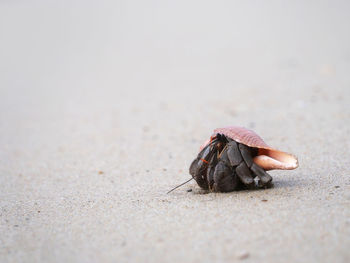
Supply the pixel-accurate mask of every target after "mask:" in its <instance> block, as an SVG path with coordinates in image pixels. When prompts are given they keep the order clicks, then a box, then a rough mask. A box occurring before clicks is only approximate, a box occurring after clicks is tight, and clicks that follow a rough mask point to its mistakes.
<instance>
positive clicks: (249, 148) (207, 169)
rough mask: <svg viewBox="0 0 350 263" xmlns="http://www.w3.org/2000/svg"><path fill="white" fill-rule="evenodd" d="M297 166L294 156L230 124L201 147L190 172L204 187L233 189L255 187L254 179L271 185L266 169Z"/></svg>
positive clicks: (260, 185)
mask: <svg viewBox="0 0 350 263" xmlns="http://www.w3.org/2000/svg"><path fill="white" fill-rule="evenodd" d="M297 167H298V160H297V158H296V157H295V156H293V155H291V154H289V153H286V152H282V151H279V150H276V149H274V148H272V147H270V146H268V145H267V144H266V143H265V142H264V141H263V139H262V138H261V137H260V136H259V135H257V134H256V133H255V132H254V131H252V130H249V129H246V128H243V127H237V126H230V127H225V128H218V129H215V130H214V133H213V135H212V136H211V137H210V139H209V140H208V141H206V142H205V143H204V144H203V145H202V146H201V148H200V152H199V154H198V156H197V158H196V159H194V160H193V162H192V164H191V166H190V169H189V172H190V174H191V175H192V178H191V179H190V180H192V179H194V180H195V181H196V182H197V184H198V185H199V186H200V187H201V188H203V189H206V190H210V191H213V192H231V191H234V190H240V189H244V188H251V187H255V185H256V183H255V180H254V179H255V178H257V184H258V186H259V187H263V188H268V187H270V186H271V185H272V177H271V176H270V175H269V174H268V173H267V172H266V171H268V170H273V169H280V170H292V169H295V168H297ZM185 183H186V182H185ZM181 185H182V184H181ZM181 185H179V186H181ZM176 188H177V187H176ZM176 188H174V189H176ZM174 189H172V190H174ZM172 190H171V191H172ZM169 192H170V191H169Z"/></svg>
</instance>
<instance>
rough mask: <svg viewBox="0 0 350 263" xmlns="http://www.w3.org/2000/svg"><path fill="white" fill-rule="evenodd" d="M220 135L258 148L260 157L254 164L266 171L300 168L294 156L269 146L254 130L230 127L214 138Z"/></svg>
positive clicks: (219, 129)
mask: <svg viewBox="0 0 350 263" xmlns="http://www.w3.org/2000/svg"><path fill="white" fill-rule="evenodd" d="M218 133H220V134H223V135H225V136H226V137H229V138H231V139H232V140H235V141H236V142H239V143H242V144H245V145H247V146H249V147H253V148H258V149H259V150H258V155H257V156H256V157H254V162H255V163H256V164H258V165H259V166H261V167H262V168H263V169H264V170H273V169H280V170H292V169H295V168H297V167H298V159H297V158H296V157H295V156H294V155H292V154H289V153H286V152H282V151H280V150H277V149H274V148H272V147H270V146H268V145H267V144H266V143H265V142H264V140H263V139H262V138H261V137H260V136H259V135H257V134H256V133H255V132H254V131H252V130H249V129H246V128H243V127H238V126H229V127H225V128H218V129H215V130H214V134H213V136H215V135H216V134H218ZM207 143H208V142H207ZM207 143H206V144H207Z"/></svg>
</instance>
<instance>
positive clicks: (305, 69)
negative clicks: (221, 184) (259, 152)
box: [0, 0, 350, 262]
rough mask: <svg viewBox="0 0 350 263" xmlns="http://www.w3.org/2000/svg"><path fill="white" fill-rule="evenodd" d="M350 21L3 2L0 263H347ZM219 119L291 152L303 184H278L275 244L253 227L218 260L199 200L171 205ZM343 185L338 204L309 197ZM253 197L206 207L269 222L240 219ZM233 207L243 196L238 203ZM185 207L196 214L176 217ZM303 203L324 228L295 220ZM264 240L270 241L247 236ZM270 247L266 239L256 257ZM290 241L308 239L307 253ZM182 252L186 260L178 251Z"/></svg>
mask: <svg viewBox="0 0 350 263" xmlns="http://www.w3.org/2000/svg"><path fill="white" fill-rule="evenodd" d="M349 14H350V2H349V1H293V2H285V1H220V0H219V1H192V0H191V1H181V0H180V1H133V0H131V1H79V0H73V1H21V0H12V1H10V0H0V173H1V174H0V181H1V185H0V203H1V208H2V212H1V213H2V214H1V217H0V218H1V234H0V236H1V237H0V241H2V245H1V247H2V248H0V255H1V256H2V257H1V258H2V259H3V261H2V262H14V261H19V262H21V261H22V260H23V259H25V258H26V259H28V260H29V261H33V262H38V260H39V261H44V262H48V261H57V262H59V261H62V260H63V261H81V262H84V261H85V262H89V261H95V260H97V261H100V262H101V260H102V261H107V262H108V261H113V260H116V259H122V260H124V261H125V260H135V261H137V260H140V258H143V259H144V256H148V258H149V259H150V260H160V259H163V260H164V261H176V259H178V260H182V261H184V260H185V261H186V259H187V260H188V261H190V262H196V261H197V260H199V258H201V257H200V255H203V253H209V256H208V258H207V260H211V262H213V261H217V262H220V261H222V260H224V261H225V260H230V259H232V258H237V255H238V259H239V258H240V257H243V258H245V257H246V256H244V255H246V254H244V253H248V256H247V257H248V258H249V259H251V260H263V259H266V258H267V259H273V258H274V257H273V256H275V259H285V257H286V256H287V255H288V256H289V257H290V260H295V259H298V258H299V257H301V256H302V257H303V258H305V259H306V260H309V262H310V260H311V261H312V260H315V261H318V262H321V261H323V260H326V261H327V260H330V259H334V256H335V255H337V256H336V259H337V260H338V261H342V260H344V261H343V262H345V261H346V260H347V259H349V253H348V252H347V250H346V246H347V245H350V244H349V242H350V241H349V235H347V234H346V233H349V222H348V221H346V216H345V215H349V206H348V205H349V197H348V193H349V192H348V191H349V184H350V182H349V180H348V175H347V174H346V173H347V172H346V171H347V169H348V168H347V167H348V166H349V164H350V163H349V160H348V158H345V159H344V156H348V153H349V149H350V142H349V140H348V139H349V138H348V136H349V134H350V127H349V119H350V107H349V103H350V86H349V85H350V75H349V68H350V35H349V32H350V28H349V25H350V16H349ZM227 125H241V126H246V127H248V128H251V129H255V130H256V131H257V132H258V133H259V134H260V135H261V136H262V137H263V138H264V139H265V140H266V142H267V143H268V144H271V145H272V146H278V147H279V148H281V149H282V150H285V151H289V152H293V153H294V154H296V155H298V156H299V161H300V164H301V167H300V169H299V171H298V172H282V175H283V176H281V177H278V176H277V179H276V180H275V181H276V190H275V191H277V192H276V195H277V196H276V200H277V201H276V202H277V204H274V205H271V207H270V209H272V210H273V209H277V208H279V209H281V208H283V207H284V206H285V199H283V198H286V196H284V197H283V198H282V199H279V197H278V195H280V194H282V193H286V191H287V192H288V191H290V192H289V194H288V195H290V196H292V199H291V200H292V201H290V202H291V207H289V208H288V210H287V211H285V212H286V213H285V214H284V215H283V216H278V214H275V217H273V216H272V218H271V219H268V220H267V221H268V222H269V224H275V225H276V226H278V227H279V230H280V232H279V231H277V232H278V233H285V236H284V238H281V239H280V238H279V237H278V236H275V235H277V234H274V233H275V231H272V230H271V229H264V228H263V229H261V228H258V227H257V229H254V228H253V229H251V228H250V227H249V222H250V221H249V220H248V221H246V222H247V225H244V224H243V223H242V224H243V225H241V226H236V229H237V230H235V231H238V232H240V233H245V236H246V237H245V238H244V237H242V236H239V238H238V236H237V235H236V238H233V240H232V239H230V238H229V237H232V235H231V234H232V233H230V231H228V232H227V231H225V230H224V229H223V230H222V232H220V231H219V232H220V233H221V234H222V235H224V236H225V237H227V238H228V239H220V240H223V241H222V243H221V242H219V243H218V244H217V246H216V247H215V248H212V247H210V246H209V243H210V242H209V241H210V240H212V239H211V238H215V237H216V234H217V231H218V230H217V228H215V229H214V228H211V227H210V226H213V224H209V223H208V224H209V225H206V224H205V223H204V225H203V224H200V223H199V218H203V217H206V218H208V222H216V223H214V225H216V224H218V222H217V220H218V219H217V218H214V217H213V218H211V217H210V214H209V215H208V214H206V212H208V211H204V212H203V210H202V209H203V206H201V204H202V203H197V202H200V201H198V200H202V201H203V198H204V199H205V198H207V197H205V196H203V195H200V196H198V195H190V196H188V195H189V194H188V195H187V194H185V192H184V190H182V191H181V190H180V191H179V192H177V193H175V194H174V195H173V196H170V197H169V196H167V197H164V196H163V194H164V193H165V192H166V191H167V190H169V189H170V188H171V187H173V186H174V185H176V184H177V183H180V182H182V181H184V180H186V179H187V178H188V177H189V175H188V172H187V169H188V166H189V164H190V162H191V161H192V159H193V158H194V157H195V156H196V154H197V151H198V147H199V145H200V144H201V143H202V141H204V140H205V139H207V137H208V136H210V135H211V132H212V130H213V129H214V128H216V127H221V126H227ZM278 174H281V172H279V173H277V172H276V173H275V174H273V175H278ZM345 183H346V184H347V188H345V189H344V190H343V191H344V192H343V195H341V196H342V197H341V198H340V199H337V198H335V199H332V198H331V201H329V202H331V203H327V205H325V204H324V203H320V204H319V206H317V205H315V203H310V202H311V200H312V201H315V200H316V201H315V202H316V203H317V200H321V199H322V198H323V199H322V200H326V199H327V198H328V197H329V196H328V194H325V193H326V192H327V190H325V189H328V188H327V187H329V185H332V187H333V186H334V184H336V185H344V184H345ZM303 185H304V186H305V185H306V186H305V187H306V188H304V187H303ZM192 186H193V187H195V185H194V184H192ZM285 188H287V189H285ZM185 189H186V187H185ZM288 189H290V190H288ZM306 189H308V190H306ZM310 189H311V190H310ZM320 189H321V190H320ZM341 189H343V188H341ZM271 191H274V190H271ZM294 191H296V192H294ZM314 191H316V192H314ZM317 191H319V192H317ZM273 193H275V192H272V194H273ZM327 193H328V192H327ZM323 194H324V195H323ZM251 195H253V197H254V199H255V197H257V198H260V195H261V192H253V193H245V194H241V195H236V194H234V195H231V196H229V197H230V198H229V199H227V198H228V197H227V196H226V197H225V195H221V196H219V197H217V199H216V200H219V201H218V202H215V201H214V202H215V204H214V205H213V204H212V205H213V207H211V206H210V205H209V207H210V211H214V210H215V209H220V208H218V207H226V208H227V209H238V208H239V209H243V210H242V211H245V212H246V213H248V214H249V216H250V218H251V219H250V220H253V221H254V220H258V217H259V216H260V217H261V216H262V214H264V213H265V212H263V211H265V210H264V208H263V207H261V209H262V210H261V211H262V212H261V213H262V214H259V213H257V214H255V213H253V212H252V210H250V208H251V207H252V206H253V207H254V206H257V204H256V203H249V202H252V201H251V198H250V196H251ZM282 196H283V194H282ZM316 196H320V197H319V198H318V199H317V198H316ZM231 197H232V198H236V199H237V198H238V200H243V201H242V203H239V204H236V205H235V207H236V208H234V206H231V205H230V203H232V202H233V200H232V198H231ZM172 198H178V199H177V201H176V202H173V199H172ZM245 198H246V199H247V200H248V201H247V200H245ZM293 198H294V199H293ZM320 198H321V199H320ZM164 200H165V201H164ZM244 200H245V201H244ZM278 200H279V201H278ZM327 200H329V199H327ZM339 200H341V201H339ZM220 202H221V203H220ZM247 202H248V204H247ZM293 202H294V203H293ZM308 202H309V203H308ZM332 202H333V203H332ZM193 203H194V204H197V205H198V207H197V206H196V207H197V209H199V210H201V212H198V214H196V213H195V214H192V215H191V216H190V217H189V218H187V219H186V220H185V218H186V216H188V212H189V211H187V210H186V209H185V207H187V208H188V205H189V204H193ZM335 204H339V205H340V204H341V211H342V212H341V213H339V210H334V211H333V210H332V211H333V212H334V217H335V218H336V219H334V218H332V219H329V218H328V219H329V221H327V220H328V219H325V220H326V221H324V222H323V221H322V222H321V223H320V225H321V226H324V227H323V228H322V227H321V229H323V230H324V231H325V232H326V233H330V232H332V231H333V233H334V231H335V234H332V235H330V236H326V238H325V239H324V238H323V239H321V238H320V239H317V240H313V237H315V236H317V234H315V233H321V234H322V235H323V234H324V233H323V232H322V231H321V230H320V228H316V226H314V225H313V223H312V222H315V220H316V221H317V220H318V219H319V218H322V217H323V216H324V215H325V214H329V213H330V214H332V211H331V212H330V211H329V209H330V208H329V206H333V207H337V205H335ZM202 205H203V204H202ZM225 205H226V206H225ZM259 205H260V203H259ZM259 205H258V210H259ZM293 205H294V206H293ZM174 206H175V207H179V208H177V209H180V210H176V209H175V208H174ZM204 207H207V209H209V208H208V206H207V205H205V206H204ZM274 207H275V208H274ZM276 207H277V208H276ZM297 207H298V209H300V210H298V211H300V214H298V215H295V216H296V218H297V219H299V218H303V219H302V220H301V221H298V220H296V222H299V223H300V224H298V223H296V225H293V227H292V226H289V225H288V222H289V219H290V218H294V215H291V214H289V213H291V211H292V210H297V209H296V208H297ZM312 207H315V209H316V208H317V211H318V212H317V211H313V213H312V214H314V216H315V217H316V218H313V217H312V216H311V215H310V214H309V216H311V217H308V216H305V211H310V209H311V208H312ZM181 209H185V210H181ZM188 209H189V208H188ZM191 209H192V210H191V211H193V207H192V208H191ZM244 209H246V210H244ZM272 210H270V211H272ZM39 211H40V212H39ZM45 211H46V212H45ZM137 211H139V212H137ZM303 211H304V212H303ZM221 212H222V211H221V210H220V213H219V214H221ZM238 212H239V211H232V210H231V211H230V210H227V213H228V214H227V215H226V216H224V217H225V218H226V219H227V216H228V217H229V215H230V216H233V215H235V214H237V213H238ZM245 212H243V213H242V214H245ZM149 213H151V214H149ZM203 213H204V214H203ZM223 213H224V212H223ZM303 213H304V214H303ZM344 213H345V214H344ZM214 214H215V213H214ZM181 215H183V216H181ZM185 215H186V216H185ZM269 215H270V214H269ZM336 215H338V216H336ZM266 216H268V215H266ZM270 216H271V215H270ZM254 218H256V219H254ZM226 219H225V220H224V221H219V222H220V224H224V225H226V224H227V220H226ZM164 220H165V221H164ZM211 220H212V221H211ZM222 220H223V219H222ZM244 220H246V218H245V219H244V218H243V220H242V221H244ZM303 220H306V221H303ZM308 220H309V221H308ZM176 221H177V222H176ZM179 223H181V224H182V225H181V226H180V225H178V224H179ZM329 225H330V226H334V228H331V229H328V228H327V227H326V226H329ZM205 226H206V229H207V231H208V232H207V233H201V231H200V230H201V229H202V228H203V227H205ZM288 226H289V227H290V228H289V227H288ZM317 226H318V225H317ZM298 227H299V228H298ZM249 229H250V230H249ZM295 229H297V230H296V231H297V233H299V234H296V236H294V234H290V233H294V232H293V231H294V230H295ZM298 229H299V230H298ZM305 229H308V231H309V230H310V229H311V230H310V232H306V234H305V235H303V234H301V233H304V232H303V230H305ZM194 230H196V231H194ZM197 230H198V231H197ZM253 230H254V231H253ZM192 231H194V232H192ZM245 231H246V232H245ZM259 231H261V232H259ZM270 231H271V232H270ZM298 231H299V232H298ZM320 231H321V232H320ZM174 232H176V233H177V234H176V235H175V236H176V237H174V238H173V239H172V238H170V239H166V238H165V237H162V235H163V233H168V234H169V236H171V235H174V234H173V233H174ZM215 233H216V234H215ZM256 233H261V235H262V236H259V238H257V239H254V237H256ZM264 233H265V234H266V233H268V234H269V236H268V237H264ZM188 234H190V235H191V236H192V241H190V240H187V235H188ZM235 234H237V233H236V232H235ZM321 234H320V235H321ZM226 235H227V236H226ZM282 236H283V235H282ZM209 237H210V238H209ZM271 239H272V240H273V241H274V244H275V245H272V247H271V248H270V249H267V250H264V251H265V252H262V251H263V250H261V248H262V247H263V241H264V242H268V241H270V240H271ZM310 239H311V241H310ZM225 240H226V241H227V240H229V242H228V243H226V241H225ZM252 240H253V241H252ZM254 240H255V241H254ZM295 240H297V241H298V240H299V241H300V242H303V241H304V242H306V241H307V242H308V244H310V243H312V244H314V245H313V246H312V247H311V248H306V247H307V246H306V247H305V248H304V249H303V248H300V247H299V246H297V245H296V244H295V243H294V241H295ZM196 241H198V242H199V243H198V242H196ZM313 241H314V242H313ZM201 242H204V243H201ZM207 242H209V243H207ZM195 244H197V245H195ZM198 244H201V245H198ZM330 244H332V245H330ZM182 245H184V246H185V247H187V248H189V247H193V250H186V249H185V250H183V251H184V252H179V251H180V250H181V248H182ZM245 245H247V247H249V249H248V250H247V249H243V246H245ZM230 246H232V247H236V248H242V249H243V252H242V253H243V256H240V255H242V254H240V253H241V252H239V251H235V250H234V248H230ZM209 247H210V249H209ZM287 247H288V249H290V250H291V251H292V252H288V251H289V250H287ZM182 249H183V248H182ZM223 249H224V250H223ZM293 249H294V250H293ZM327 249H328V250H327ZM134 250H136V251H137V252H131V251H134ZM209 250H210V251H211V252H208V251H209ZM254 250H255V251H259V252H256V253H255V254H254V253H253V254H252V252H251V251H254ZM276 250H279V251H281V252H280V253H279V254H277V255H276V254H275V252H274V251H276ZM228 251H231V252H232V251H234V252H232V253H233V255H231V254H230V253H231V252H228ZM246 251H248V252H246ZM249 251H250V252H249ZM310 251H311V252H312V253H310V254H309V252H310ZM175 252H176V253H177V254H176V253H175ZM174 257H175V258H174ZM177 257H178V258H177ZM1 258H0V259H1ZM249 259H248V260H249ZM270 262H271V261H270ZM294 262H295V261H294Z"/></svg>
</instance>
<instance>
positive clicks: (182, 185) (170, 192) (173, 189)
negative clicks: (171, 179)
mask: <svg viewBox="0 0 350 263" xmlns="http://www.w3.org/2000/svg"><path fill="white" fill-rule="evenodd" d="M191 180H193V178H191V179H189V180H187V181H186V182H184V183H182V184H179V185H178V186H175V187H174V188H173V189H171V190H170V191H169V192H167V194H169V193H171V192H172V191H174V190H175V189H177V188H179V187H180V186H183V185H184V184H187V183H188V182H189V181H191Z"/></svg>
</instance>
